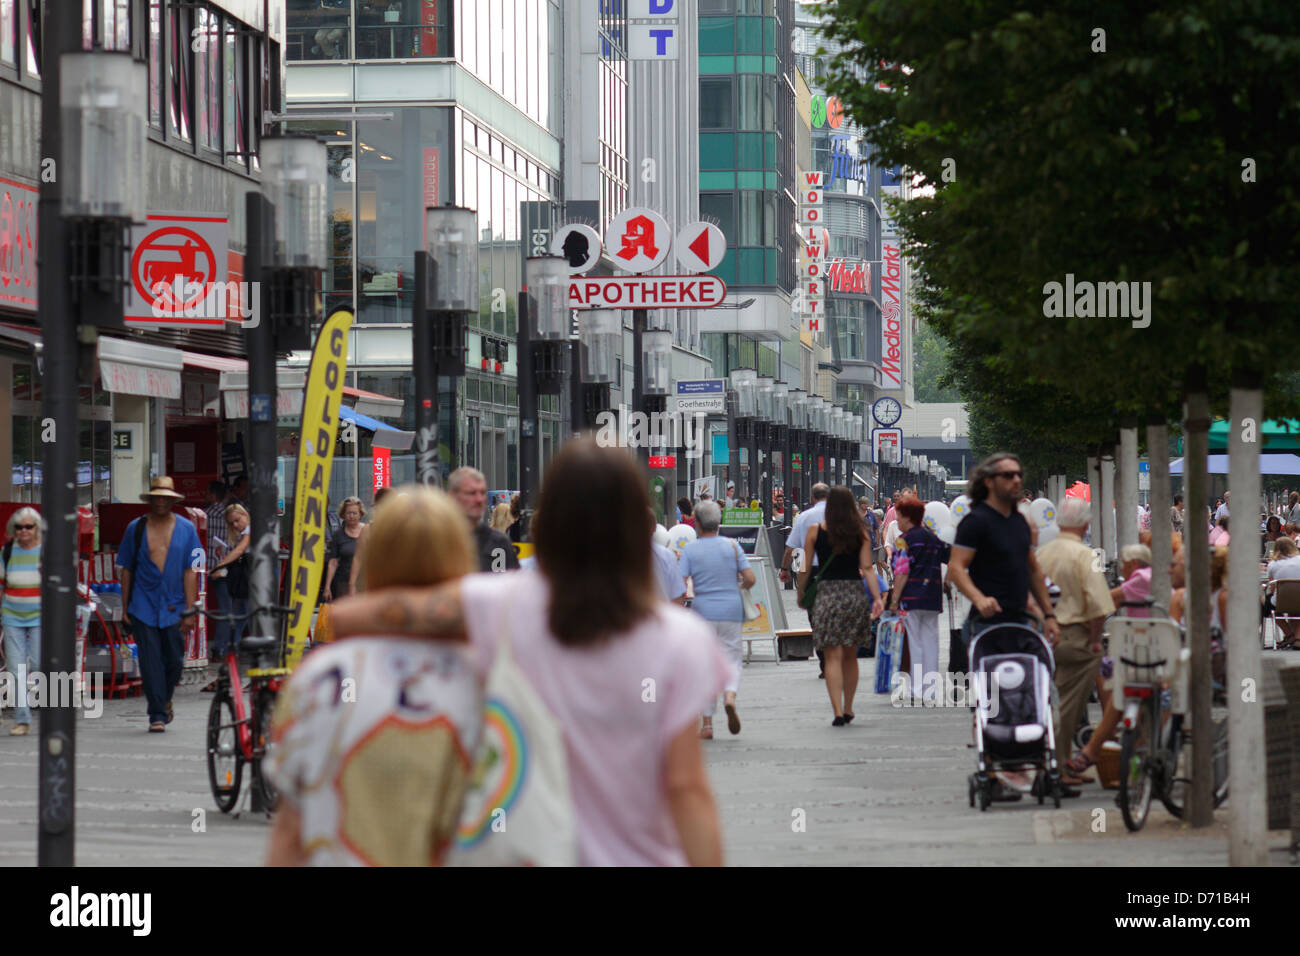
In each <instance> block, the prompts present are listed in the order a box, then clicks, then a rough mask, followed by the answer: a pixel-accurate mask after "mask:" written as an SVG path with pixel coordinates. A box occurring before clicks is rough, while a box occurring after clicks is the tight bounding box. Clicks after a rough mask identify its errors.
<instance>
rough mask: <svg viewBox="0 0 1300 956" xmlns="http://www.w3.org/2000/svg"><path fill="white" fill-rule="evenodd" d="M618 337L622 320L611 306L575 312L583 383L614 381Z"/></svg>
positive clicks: (620, 332) (620, 335)
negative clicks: (580, 346)
mask: <svg viewBox="0 0 1300 956" xmlns="http://www.w3.org/2000/svg"><path fill="white" fill-rule="evenodd" d="M562 261H563V260H562ZM622 337H623V320H622V319H621V318H620V315H619V313H618V312H617V311H615V310H614V309H585V310H583V311H581V312H579V313H578V338H579V341H581V343H582V380H583V381H584V382H590V383H592V384H606V383H609V382H613V381H614V377H615V373H616V371H617V368H616V366H617V364H618V343H619V340H620V339H621V338H622Z"/></svg>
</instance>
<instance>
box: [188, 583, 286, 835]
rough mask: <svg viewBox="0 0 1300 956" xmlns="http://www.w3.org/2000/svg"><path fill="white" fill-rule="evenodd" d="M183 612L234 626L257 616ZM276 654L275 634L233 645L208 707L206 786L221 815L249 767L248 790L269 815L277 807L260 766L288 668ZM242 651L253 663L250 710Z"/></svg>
mask: <svg viewBox="0 0 1300 956" xmlns="http://www.w3.org/2000/svg"><path fill="white" fill-rule="evenodd" d="M288 610H289V609H288V608H287V607H272V608H270V611H271V612H272V613H274V614H285V613H287V612H288ZM186 613H187V614H202V615H203V616H204V617H206V618H207V619H208V620H210V621H216V622H219V623H229V624H238V623H242V622H244V621H247V620H248V619H249V618H251V617H252V616H253V614H254V613H256V612H249V613H248V614H239V615H237V614H214V613H212V612H211V611H206V610H203V609H201V608H196V609H194V610H191V611H188V612H186ZM280 652H281V642H280V638H279V636H278V635H277V636H274V637H243V638H242V639H241V640H240V642H239V644H238V646H236V645H235V644H234V643H233V642H232V644H231V646H230V649H229V650H228V651H227V652H226V656H225V658H224V660H223V661H222V662H221V664H220V666H219V669H218V672H217V686H216V690H215V693H214V694H213V695H212V705H211V706H210V707H209V709H208V732H207V754H208V783H209V784H210V785H211V787H212V796H213V799H214V800H215V801H216V804H217V809H219V810H220V811H221V812H222V813H229V812H230V811H231V810H233V809H234V807H235V804H236V803H238V802H239V794H240V790H241V787H242V784H243V775H244V764H248V765H249V768H250V770H251V773H252V787H253V788H254V792H255V793H256V794H257V796H259V797H260V798H261V801H262V804H263V806H264V807H265V808H266V810H267V812H270V811H271V810H273V809H274V807H275V802H276V797H277V794H276V791H275V787H274V785H273V784H272V783H271V782H270V781H269V780H268V779H267V778H266V774H265V773H264V771H263V769H262V762H263V761H264V760H265V759H266V757H267V754H268V752H269V749H270V740H271V718H272V715H273V712H274V709H275V698H276V695H277V694H278V693H279V691H280V687H281V685H282V684H283V683H284V681H285V679H286V678H287V677H288V676H289V673H290V671H289V668H287V667H281V666H279V663H280ZM241 653H242V654H244V655H245V656H246V657H247V658H249V659H250V660H251V662H252V663H253V664H254V665H255V666H253V667H251V668H249V669H248V670H247V672H246V673H245V675H244V676H246V677H248V679H249V687H248V694H249V699H250V702H251V706H246V705H245V701H244V693H245V692H244V688H243V682H242V679H241V676H240V672H239V656H240V654H241ZM236 688H237V689H238V690H237V691H236Z"/></svg>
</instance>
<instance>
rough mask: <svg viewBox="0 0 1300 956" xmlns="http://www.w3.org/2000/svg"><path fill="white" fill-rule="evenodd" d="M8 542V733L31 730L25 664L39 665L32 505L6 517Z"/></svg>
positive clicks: (2, 566) (36, 531)
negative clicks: (11, 701) (12, 698)
mask: <svg viewBox="0 0 1300 956" xmlns="http://www.w3.org/2000/svg"><path fill="white" fill-rule="evenodd" d="M5 530H6V531H7V532H8V537H9V543H8V544H6V545H5V546H4V559H3V561H0V590H2V591H3V592H4V598H3V600H2V601H0V625H3V627H4V642H5V659H6V660H7V661H8V662H9V673H10V674H12V675H13V679H14V683H15V684H17V688H16V689H17V702H16V706H15V707H14V725H13V727H12V729H10V731H9V734H10V736H13V737H21V736H23V735H24V734H26V733H28V732H29V731H30V730H31V725H32V710H31V707H30V706H29V704H28V700H27V674H28V667H29V666H30V667H32V668H39V667H40V666H41V516H40V515H39V514H37V512H36V509H35V508H19V509H18V510H17V511H15V512H14V513H13V514H12V515H11V516H10V518H9V524H8V527H7V528H6V529H5Z"/></svg>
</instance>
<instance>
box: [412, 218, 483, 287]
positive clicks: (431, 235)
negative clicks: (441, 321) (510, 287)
mask: <svg viewBox="0 0 1300 956" xmlns="http://www.w3.org/2000/svg"><path fill="white" fill-rule="evenodd" d="M424 237H425V249H426V251H427V252H428V253H429V258H430V259H432V260H433V261H434V265H435V275H434V283H433V292H432V294H431V295H430V296H429V308H430V309H433V310H434V311H437V312H477V311H478V283H479V276H478V213H476V212H475V211H474V210H473V209H465V208H462V207H460V206H430V207H429V208H428V209H426V210H425V211H424Z"/></svg>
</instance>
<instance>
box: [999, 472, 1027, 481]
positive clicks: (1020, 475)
mask: <svg viewBox="0 0 1300 956" xmlns="http://www.w3.org/2000/svg"><path fill="white" fill-rule="evenodd" d="M1024 474H1025V473H1024V472H1023V471H995V472H994V473H993V477H994V478H1005V479H1007V480H1008V481H1014V480H1015V479H1016V478H1023V477H1024Z"/></svg>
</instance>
